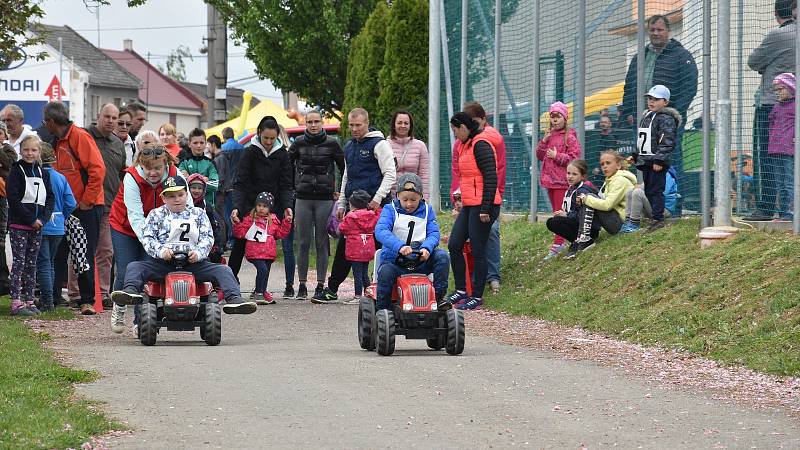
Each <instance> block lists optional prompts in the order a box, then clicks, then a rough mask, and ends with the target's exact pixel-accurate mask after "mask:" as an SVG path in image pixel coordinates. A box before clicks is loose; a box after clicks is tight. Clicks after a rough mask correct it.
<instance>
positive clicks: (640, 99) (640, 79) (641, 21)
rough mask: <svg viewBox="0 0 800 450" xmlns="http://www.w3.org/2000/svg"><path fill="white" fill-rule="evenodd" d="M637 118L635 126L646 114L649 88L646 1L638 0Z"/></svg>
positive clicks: (634, 121)
mask: <svg viewBox="0 0 800 450" xmlns="http://www.w3.org/2000/svg"><path fill="white" fill-rule="evenodd" d="M636 14H637V15H636V117H634V119H633V126H634V127H636V126H637V125H638V123H639V118H640V117H642V113H644V94H645V93H646V92H647V86H645V85H644V60H645V42H644V37H645V17H644V14H645V9H644V0H638V3H637V8H636Z"/></svg>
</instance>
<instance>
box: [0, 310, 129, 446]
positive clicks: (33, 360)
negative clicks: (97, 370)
mask: <svg viewBox="0 0 800 450" xmlns="http://www.w3.org/2000/svg"><path fill="white" fill-rule="evenodd" d="M8 311H9V305H8V299H7V297H4V298H2V299H1V300H0V343H2V345H0V448H9V449H11V448H20V449H23V448H24V449H28V448H68V447H73V448H79V447H80V446H81V443H83V442H85V441H87V440H88V438H89V437H90V436H93V435H98V434H103V433H104V432H106V431H109V430H111V429H112V428H114V424H112V423H111V422H109V421H108V420H107V419H106V418H104V417H103V416H102V415H101V414H98V413H97V412H96V411H94V410H93V409H92V407H91V404H90V403H88V402H86V401H75V399H74V398H73V391H74V389H73V385H74V384H75V383H84V382H88V381H91V380H92V379H93V378H94V375H93V374H92V373H91V372H87V371H84V370H74V369H70V368H66V367H64V366H61V365H60V364H58V362H56V361H55V360H54V359H53V357H52V355H51V354H50V352H49V351H47V350H44V349H43V348H42V346H41V342H42V341H43V340H44V339H46V336H40V335H35V334H34V333H32V332H31V331H30V329H29V328H28V327H27V326H25V324H24V323H23V322H22V321H21V320H17V319H14V318H11V317H9V316H8ZM65 315H68V316H69V317H72V313H70V312H69V311H68V310H61V311H60V312H53V313H48V314H47V315H45V316H44V317H43V318H51V319H58V318H66V317H64V316H65ZM116 428H119V427H118V426H117V427H116Z"/></svg>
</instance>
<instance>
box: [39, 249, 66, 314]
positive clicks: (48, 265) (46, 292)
mask: <svg viewBox="0 0 800 450" xmlns="http://www.w3.org/2000/svg"><path fill="white" fill-rule="evenodd" d="M63 238H64V235H63V234H61V235H55V236H49V235H44V236H42V246H41V247H39V256H38V258H37V259H36V280H37V282H38V283H39V301H40V302H41V304H42V305H43V306H44V305H47V306H52V305H53V298H55V295H54V292H53V291H54V289H53V280H54V279H55V277H56V271H55V265H54V264H53V263H54V261H55V259H56V252H58V246H59V245H60V244H61V239H63ZM58 294H59V296H60V295H61V286H58Z"/></svg>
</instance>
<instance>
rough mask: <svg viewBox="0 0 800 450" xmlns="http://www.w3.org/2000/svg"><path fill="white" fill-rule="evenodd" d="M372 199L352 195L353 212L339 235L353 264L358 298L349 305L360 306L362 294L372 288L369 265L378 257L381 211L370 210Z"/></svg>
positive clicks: (364, 193)
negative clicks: (370, 285)
mask: <svg viewBox="0 0 800 450" xmlns="http://www.w3.org/2000/svg"><path fill="white" fill-rule="evenodd" d="M370 200H372V197H371V196H370V195H369V194H368V193H367V191H364V190H361V189H359V190H356V191H355V192H353V193H352V194H351V195H350V212H348V213H347V215H346V216H344V220H343V221H342V223H341V225H339V233H340V234H341V235H342V236H344V240H345V247H344V249H345V250H344V256H345V258H347V260H348V261H350V263H351V264H352V267H353V281H354V282H355V290H356V296H355V297H354V298H353V300H350V301H348V302H345V303H346V304H355V305H357V304H359V303H360V302H361V294H362V293H363V291H364V289H365V288H366V287H367V286H369V284H370V281H369V270H368V269H369V262H370V261H372V258H373V257H374V256H375V224H377V223H378V218H379V217H380V215H381V212H380V211H373V210H371V209H368V208H367V207H368V206H369V202H370Z"/></svg>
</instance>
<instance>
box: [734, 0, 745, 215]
mask: <svg viewBox="0 0 800 450" xmlns="http://www.w3.org/2000/svg"><path fill="white" fill-rule="evenodd" d="M737 9H738V11H737V17H736V28H738V29H737V32H736V70H737V71H738V72H739V76H737V77H736V111H738V112H739V116H738V118H737V120H736V214H739V215H740V214H741V213H742V199H743V198H744V196H743V195H742V172H744V145H743V142H744V139H743V137H742V135H743V132H744V127H743V126H742V112H743V111H744V0H738V2H737ZM732 121H733V119H731V122H732Z"/></svg>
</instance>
